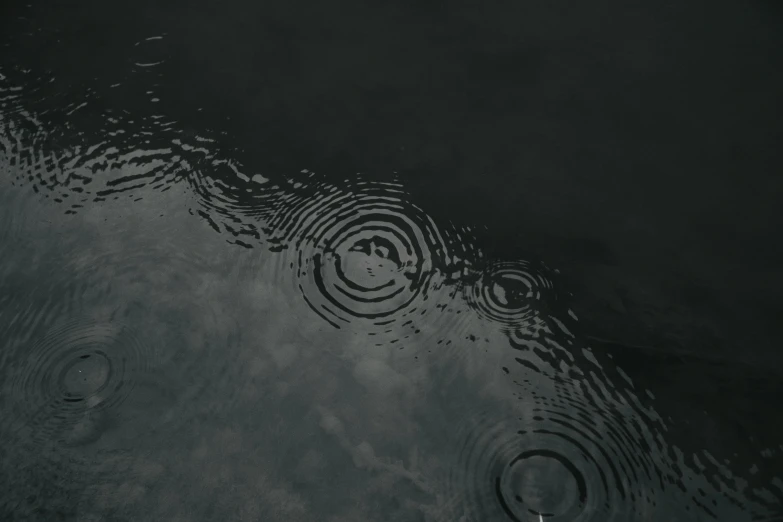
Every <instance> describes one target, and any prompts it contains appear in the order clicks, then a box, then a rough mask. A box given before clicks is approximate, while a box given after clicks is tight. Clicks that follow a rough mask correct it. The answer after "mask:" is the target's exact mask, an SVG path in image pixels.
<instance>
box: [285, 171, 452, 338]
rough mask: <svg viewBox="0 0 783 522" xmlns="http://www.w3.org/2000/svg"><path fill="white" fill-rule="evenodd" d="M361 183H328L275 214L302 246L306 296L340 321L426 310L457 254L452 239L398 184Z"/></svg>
mask: <svg viewBox="0 0 783 522" xmlns="http://www.w3.org/2000/svg"><path fill="white" fill-rule="evenodd" d="M353 188H354V190H351V191H342V190H337V189H334V188H332V187H329V186H324V187H323V188H322V189H321V190H319V191H318V192H316V194H315V195H314V196H313V197H311V198H307V199H302V200H301V201H300V202H299V205H298V206H295V207H293V208H291V209H289V211H288V212H286V214H285V215H284V216H281V217H280V218H279V219H277V220H275V222H273V225H272V226H273V228H274V229H275V230H279V231H280V232H281V233H282V234H283V235H284V236H285V237H287V238H288V243H289V244H292V245H294V246H295V248H293V250H294V251H295V252H296V260H295V261H294V267H293V268H294V271H295V274H296V280H297V285H298V287H299V289H300V290H301V292H302V294H303V295H304V298H305V300H306V301H307V303H308V304H309V305H310V306H311V307H312V309H313V310H314V311H315V312H316V313H318V314H319V315H321V316H322V317H323V318H324V319H326V320H327V321H329V322H330V323H331V324H332V325H334V326H335V327H338V328H339V327H340V325H341V324H347V323H351V322H352V321H355V320H366V321H371V322H373V323H375V324H379V325H380V324H390V323H391V322H394V321H396V320H400V319H402V318H405V317H407V316H410V315H411V314H414V313H416V312H417V311H418V312H422V307H423V303H424V301H426V299H427V296H428V293H429V291H430V289H431V287H432V283H433V278H434V276H435V275H436V272H437V271H438V270H439V269H441V268H442V267H443V266H444V265H446V264H447V263H448V262H449V261H448V260H449V252H448V248H447V245H446V241H445V240H444V238H443V236H442V235H441V233H440V231H439V230H438V229H437V227H436V226H435V224H434V223H433V222H432V220H431V219H430V218H429V217H428V216H427V215H426V214H424V213H423V212H422V211H421V210H420V209H418V208H417V207H416V206H414V205H412V204H410V203H407V202H406V201H405V200H404V199H403V196H404V194H403V193H402V191H401V190H400V189H399V187H398V186H397V185H394V184H386V183H363V182H362V183H357V184H356V186H355V187H353Z"/></svg>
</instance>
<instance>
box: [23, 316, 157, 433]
mask: <svg viewBox="0 0 783 522" xmlns="http://www.w3.org/2000/svg"><path fill="white" fill-rule="evenodd" d="M153 356H154V354H153V353H152V350H151V349H150V347H149V346H148V345H146V344H145V343H143V342H142V341H141V340H140V338H139V337H138V336H137V335H136V334H135V333H134V332H133V330H131V329H130V328H127V327H125V326H123V325H121V324H117V323H114V322H109V323H95V322H92V321H89V320H77V321H72V322H69V323H68V324H65V325H62V326H59V327H57V328H53V329H51V330H50V331H49V332H47V334H46V335H44V337H43V338H42V339H40V340H39V341H38V342H37V343H34V344H33V346H32V347H31V349H30V351H29V352H28V354H27V355H26V356H25V357H24V358H23V359H21V360H20V361H19V362H18V367H16V368H15V371H14V372H13V374H12V379H11V383H10V385H11V387H10V392H11V393H10V395H11V396H13V400H14V410H15V412H16V413H15V417H17V418H16V419H15V421H17V422H19V423H21V424H22V425H27V426H30V427H32V428H33V430H34V431H39V430H44V431H47V432H49V433H48V434H44V433H37V434H34V435H33V436H34V437H36V436H44V437H45V438H47V439H48V438H50V436H52V435H56V433H52V430H54V431H60V430H64V429H67V428H68V427H69V426H70V425H72V424H74V423H78V422H79V421H80V420H81V419H82V418H83V416H84V415H85V414H86V413H88V412H97V411H102V410H108V409H112V408H117V407H118V406H119V405H120V404H122V403H123V402H124V401H125V400H126V399H127V397H128V396H129V395H130V394H131V392H132V390H133V388H134V386H135V383H136V378H137V376H138V374H139V373H141V372H145V371H147V370H148V369H149V366H150V364H151V362H152V359H153Z"/></svg>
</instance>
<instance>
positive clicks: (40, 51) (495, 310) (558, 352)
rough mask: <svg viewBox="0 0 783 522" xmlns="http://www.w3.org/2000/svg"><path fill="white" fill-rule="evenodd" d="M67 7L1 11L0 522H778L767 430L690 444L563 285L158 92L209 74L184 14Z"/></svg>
mask: <svg viewBox="0 0 783 522" xmlns="http://www.w3.org/2000/svg"><path fill="white" fill-rule="evenodd" d="M201 7H202V8H203V7H204V6H201ZM147 8H149V6H146V7H145V9H147ZM408 8H410V9H414V8H413V7H411V6H407V7H406V9H408ZM25 9H30V12H29V13H28V12H27V11H25ZM139 9H142V7H141V6H139ZM179 9H180V10H179V11H178V10H177V9H174V8H173V7H172V8H171V9H170V11H169V14H171V13H179V14H180V15H181V16H183V17H190V19H191V20H196V22H193V23H194V24H195V25H196V26H198V27H200V29H199V30H200V31H202V32H201V33H199V34H200V35H202V36H203V37H204V38H206V37H207V36H209V37H214V36H215V35H214V34H213V33H214V32H216V31H218V29H215V28H214V25H213V24H210V23H209V17H210V16H215V17H218V19H217V20H215V22H214V24H215V25H218V24H220V23H222V22H221V19H220V16H221V15H219V14H217V12H212V13H211V14H210V12H208V11H200V12H199V13H198V15H197V14H194V13H188V12H187V10H186V8H185V7H180V8H179ZM215 9H217V8H216V7H215ZM280 9H283V8H280ZM82 10H84V11H85V12H86V11H87V7H84V6H82V7H81V8H79V9H78V10H77V9H76V8H72V7H68V6H65V5H64V4H57V5H56V6H54V5H52V6H46V7H45V8H44V7H42V8H39V9H38V10H36V8H35V6H32V7H28V8H23V7H22V6H20V7H19V9H18V12H13V13H11V11H13V10H12V9H8V13H10V14H9V16H13V17H14V20H16V22H15V25H14V26H13V27H14V28H15V29H14V31H12V33H13V37H12V38H10V39H9V42H10V43H8V44H6V50H5V51H4V54H3V57H4V59H5V60H6V61H5V63H2V64H0V67H1V68H0V245H1V246H0V251H1V252H2V254H0V261H1V264H0V289H2V292H0V346H2V351H0V393H1V395H0V441H2V444H0V455H1V456H2V464H0V518H2V520H42V521H56V520H67V521H71V520H74V521H77V520H78V521H103V520H108V521H135V520H156V521H157V520H167V521H183V522H184V521H208V520H226V521H230V520H245V521H286V522H287V521H329V522H338V521H346V522H348V521H357V522H359V521H361V522H369V521H378V522H380V521H400V522H402V521H433V522H434V521H439V522H480V521H481V522H483V521H501V522H502V521H518V522H544V521H546V522H586V521H590V522H609V521H672V522H677V521H683V522H685V521H712V520H718V521H726V522H735V521H736V522H744V521H748V522H751V521H755V522H773V521H780V520H783V518H781V516H782V515H781V514H782V513H783V511H782V510H781V509H782V508H781V500H782V499H783V474H782V473H780V470H779V469H777V468H776V466H775V464H774V463H775V462H780V460H779V458H778V457H779V455H780V453H781V451H783V445H778V446H769V445H766V444H762V443H760V442H759V439H763V440H765V441H768V440H777V441H778V443H779V442H780V432H772V433H766V434H759V433H753V432H750V433H749V432H748V431H747V430H746V429H743V428H741V427H740V428H738V427H737V426H736V425H734V424H731V423H723V424H721V423H713V424H710V425H709V427H708V428H706V429H707V430H708V431H709V432H710V438H709V439H708V440H705V439H699V438H698V437H694V438H695V439H696V441H695V442H694V438H690V439H689V438H688V437H685V436H683V431H688V430H689V429H690V428H688V427H684V426H686V425H687V424H688V423H689V422H690V421H693V423H694V425H697V424H699V425H702V424H705V423H709V422H710V421H709V420H707V419H706V418H705V419H688V420H686V421H683V420H682V418H681V416H680V417H677V418H676V419H675V417H676V415H675V414H674V413H672V412H670V411H668V410H667V409H666V407H667V405H669V404H671V401H669V402H666V403H663V402H661V401H660V400H659V399H658V397H657V395H656V390H653V389H651V388H650V387H648V386H645V385H644V384H641V383H639V382H635V381H634V379H633V378H631V377H630V376H629V375H628V374H627V373H626V372H625V371H624V368H623V366H622V364H620V363H619V362H617V361H616V360H615V359H614V358H613V357H612V355H611V353H610V351H611V350H609V349H607V348H606V346H605V344H606V343H602V342H601V339H598V338H597V337H596V336H590V335H588V334H587V332H585V330H584V328H583V327H582V326H581V323H580V320H579V319H580V318H579V316H578V315H577V313H576V312H575V311H574V310H573V307H572V306H571V304H570V303H571V302H572V300H573V298H574V296H573V294H572V293H571V292H570V290H569V289H568V286H567V285H566V284H565V282H564V281H565V280H566V278H567V276H568V274H564V273H563V272H562V271H561V270H560V269H558V268H557V267H556V266H550V264H548V263H547V260H546V259H539V258H537V257H535V255H534V253H531V254H530V255H529V256H527V257H524V258H522V257H514V256H510V255H504V252H507V251H508V249H503V248H498V247H496V246H492V245H491V244H489V243H491V242H488V241H487V240H486V237H487V235H486V234H487V233H488V232H487V231H486V227H484V226H483V224H482V223H472V224H471V223H470V222H469V220H465V219H462V216H461V214H462V213H463V209H461V208H453V209H451V210H450V212H451V213H452V216H453V218H452V219H445V218H444V216H443V214H444V213H443V212H442V211H441V210H439V211H438V212H437V213H438V215H437V216H436V215H435V214H434V212H430V210H429V209H428V208H427V203H428V201H427V198H421V197H416V196H415V195H414V194H413V191H414V188H415V187H414V185H415V183H413V182H411V181H410V179H406V178H405V176H403V175H400V174H398V173H397V171H396V170H395V168H394V165H393V164H392V163H393V162H389V163H387V164H384V165H383V167H382V168H378V169H376V170H374V171H373V172H372V173H365V172H357V171H356V170H350V169H349V168H348V167H347V166H346V165H347V163H346V162H345V161H344V159H339V160H335V159H334V157H331V159H330V158H325V157H323V156H321V157H320V158H319V156H318V155H316V154H310V155H308V154H302V155H301V157H300V158H297V152H296V151H297V150H298V149H297V147H299V145H296V144H294V145H289V146H288V147H289V149H288V150H286V146H284V145H281V144H282V143H284V142H285V141H286V140H288V139H290V137H289V135H288V134H287V132H288V131H285V130H280V135H281V136H282V135H285V139H283V138H280V139H279V141H275V139H274V138H270V137H269V136H270V135H272V134H274V132H272V131H270V130H268V125H267V123H265V122H263V121H259V120H256V121H255V124H257V125H258V126H259V127H263V128H264V129H265V130H263V131H258V132H259V136H260V135H261V134H264V136H263V137H259V141H258V142H257V144H256V146H255V147H253V146H251V145H250V144H249V143H250V141H252V140H251V139H250V137H249V136H250V135H252V132H250V131H248V130H247V129H248V128H249V127H252V126H253V125H254V124H253V123H252V122H249V121H243V122H241V123H231V122H229V123H226V122H225V121H224V119H223V118H217V119H216V117H215V116H214V114H216V113H219V112H220V109H219V108H216V107H214V106H212V107H209V105H210V100H211V98H209V96H208V94H209V89H208V88H207V87H204V86H201V87H195V86H194V89H193V91H194V92H196V93H197V95H198V96H199V98H198V100H197V102H198V103H196V104H194V105H192V106H191V105H189V104H193V103H194V102H193V100H189V99H188V100H185V98H188V97H190V96H196V95H194V94H192V92H191V93H189V94H188V93H185V92H184V91H183V92H181V93H179V94H180V95H181V96H176V95H174V96H172V95H173V94H174V93H175V90H174V88H173V87H171V85H172V84H178V83H179V82H182V81H184V80H183V78H184V77H185V76H187V75H188V74H192V75H193V76H192V81H193V82H194V83H196V82H198V81H200V79H201V78H202V76H200V75H203V74H206V73H204V72H203V71H200V70H199V64H198V63H190V64H189V67H192V69H188V68H185V69H182V67H184V66H183V63H185V62H188V60H183V59H182V58H181V56H180V58H179V61H176V60H175V58H172V56H175V55H176V53H178V52H181V49H179V48H178V47H177V46H178V45H182V42H181V41H179V42H175V43H169V42H170V40H171V38H170V36H169V32H168V31H167V29H170V30H171V31H174V32H176V31H177V30H181V28H182V24H180V23H178V22H171V20H170V19H169V18H166V16H164V15H165V14H166V13H158V12H153V13H151V14H150V13H146V12H145V14H144V15H143V16H142V15H139V14H138V13H136V12H134V13H133V15H132V16H131V15H130V14H128V13H125V14H126V15H128V16H130V19H129V20H126V19H125V18H123V16H120V15H118V14H117V13H109V12H108V11H109V9H108V8H106V7H101V6H99V5H94V6H90V10H91V11H90V13H89V14H85V13H84V12H82ZM276 13H277V12H276ZM277 14H278V15H279V13H277ZM387 14H388V13H387ZM398 14H399V13H398ZM425 15H426V13H425ZM425 15H422V16H425ZM280 16H282V15H280ZM365 16H369V15H367V14H366V13H365ZM58 17H64V20H66V21H67V23H66V22H65V21H64V22H62V23H60V22H59V21H58ZM134 17H139V18H134ZM142 17H146V18H144V20H145V22H144V23H142V22H141V21H140V20H141V18H142ZM204 17H206V19H204ZM85 18H86V19H89V20H91V21H92V22H95V21H96V20H97V21H98V22H97V23H98V25H100V26H101V27H100V29H95V27H93V26H92V25H90V23H87V22H85V21H84V19H85ZM150 20H153V21H154V23H153V22H150ZM104 22H105V24H107V25H106V26H104V25H101V24H104ZM223 22H224V21H223ZM168 23H171V26H170V27H166V25H167V24H168ZM248 23H249V22H248ZM69 24H72V25H69ZM134 24H135V25H134ZM272 25H274V24H272ZM107 27H108V28H107ZM247 29H248V28H247V27H243V28H242V30H247ZM278 30H279V31H282V32H283V33H285V31H283V30H282V29H279V28H278ZM223 31H224V32H223V33H222V35H223V36H226V35H227V34H230V32H231V31H230V30H229V31H228V32H227V33H226V28H225V27H224V28H223ZM357 31H358V32H361V31H360V30H359V29H357ZM308 34H309V36H308ZM285 35H288V33H285ZM289 36H290V38H299V37H301V38H305V39H306V38H308V37H309V38H315V36H313V35H312V34H311V33H307V34H301V35H299V36H296V35H294V36H291V35H288V36H285V37H286V38H288V37H289ZM342 36H343V37H344V36H345V35H342ZM354 36H355V37H356V38H359V37H360V36H361V37H366V35H364V34H360V35H358V36H356V35H354ZM180 37H181V35H180ZM319 37H323V38H328V37H327V36H324V35H320V36H319ZM190 38H192V39H193V40H192V44H193V46H194V47H196V48H197V47H198V46H199V43H198V41H197V40H200V39H201V38H200V37H199V38H194V37H193V36H191V37H190ZM238 38H239V37H238ZM244 38H249V37H248V36H247V35H245V36H244ZM69 39H70V40H69ZM63 40H65V41H66V42H70V43H69V44H68V45H70V47H68V45H64V44H62V41H63ZM229 43H231V42H229ZM214 45H216V46H218V47H219V46H221V45H223V46H225V45H228V44H227V43H226V42H225V41H216V42H214ZM357 45H358V44H357ZM357 45H354V46H352V45H348V44H347V43H345V45H343V46H338V47H339V48H340V49H343V51H344V52H346V53H347V52H349V51H350V52H361V50H360V49H357ZM9 49H10V50H9ZM237 49H241V51H238V52H240V54H241V53H242V52H244V53H249V52H250V51H248V50H247V49H245V48H244V47H241V46H240V47H237ZM66 50H67V51H68V52H74V53H75V52H80V53H84V54H83V56H85V60H86V61H87V62H89V63H87V64H85V63H80V62H79V60H78V59H76V58H74V56H73V55H67V57H66ZM284 51H285V50H282V51H280V53H283V54H285V52H284ZM193 52H194V53H195V52H196V50H195V49H194V51H193ZM257 52H258V53H259V54H260V55H263V56H264V57H266V58H265V59H266V62H264V63H265V65H266V66H268V65H269V63H267V62H270V61H271V62H273V63H277V61H276V60H277V58H275V59H272V58H269V56H272V57H276V56H278V54H276V53H277V52H276V51H274V49H272V50H270V49H268V48H263V49H259V50H257ZM427 52H435V51H432V50H428V51H427ZM436 54H437V53H436ZM197 58H198V57H197V56H190V57H189V59H190V61H193V62H198V59H197ZM224 58H225V60H226V63H225V65H224V68H223V69H220V68H217V69H216V70H214V71H213V72H209V74H215V75H221V74H222V75H224V76H226V78H225V81H227V82H231V81H232V78H233V80H236V79H237V77H238V75H239V76H241V74H240V73H237V72H232V70H233V69H232V68H233V67H235V66H236V65H237V64H236V63H234V60H238V58H237V55H236V54H234V55H231V56H228V55H226V56H225V57H224ZM62 60H65V61H64V62H63V61H62ZM172 61H175V65H171V63H170V62H172ZM316 61H317V60H316ZM279 62H280V63H279V64H278V67H276V68H275V67H270V68H269V69H268V71H267V72H268V73H269V74H268V81H269V82H273V83H274V82H275V81H278V79H277V78H278V77H285V76H286V75H287V74H288V72H287V68H286V67H287V65H286V64H287V62H286V59H284V58H279ZM253 63H255V62H254V61H253V60H249V61H248V62H247V64H246V65H247V66H248V67H250V66H252V64H253ZM213 66H214V64H213ZM308 67H309V69H307V70H308V71H316V70H317V68H318V67H317V64H316V63H309V65H308ZM189 71H190V72H189ZM199 71H200V72H199ZM376 72H377V71H376ZM313 74H315V73H313ZM334 74H340V71H335V72H334ZM167 85H168V87H167ZM299 88H302V87H301V86H299ZM161 92H163V93H165V94H166V95H168V96H169V98H168V99H166V98H164V94H161ZM323 92H326V91H323ZM118 93H119V94H118ZM289 94H290V96H291V97H294V98H295V97H296V96H297V95H298V94H297V93H296V92H293V93H289ZM245 95H246V96H247V98H248V99H251V98H252V99H254V100H255V102H254V103H255V104H256V105H255V106H254V107H253V108H252V110H253V111H254V112H253V114H254V116H253V118H255V117H256V116H257V115H258V114H259V113H258V112H257V111H261V113H264V112H263V110H266V109H268V112H269V114H273V115H276V114H278V111H279V107H277V108H270V106H268V105H269V104H271V102H269V101H268V100H262V101H261V102H259V101H258V100H257V99H256V98H253V96H252V95H251V94H250V93H245ZM183 100H184V101H183ZM259 103H260V105H261V107H260V108H259V106H258V104H259ZM279 103H280V104H281V105H286V104H290V103H292V102H291V100H290V99H281V100H279ZM433 103H434V102H433ZM202 104H203V106H205V107H207V109H206V110H203V109H204V107H201V106H198V107H197V106H196V105H202ZM248 110H249V111H250V110H251V109H248ZM422 110H424V109H423V108H422ZM186 111H191V112H188V114H190V115H191V116H190V117H189V118H183V116H182V115H183V114H185V113H186ZM227 111H230V109H227ZM206 112H211V113H212V115H210V116H203V117H202V116H201V115H202V114H205V113H206ZM299 116H300V113H294V115H293V116H292V118H297V117H299ZM275 117H276V116H270V121H271V120H272V119H274V118H275ZM335 117H337V118H339V114H337V115H335ZM235 119H236V117H235ZM217 121H220V123H216V122H217ZM319 121H321V120H319ZM291 125H293V124H291ZM305 134H306V133H305ZM308 136H311V135H310V134H308ZM240 141H241V142H242V143H241V145H240V144H239V143H240ZM335 143H337V144H338V145H335V147H338V148H339V146H340V145H339V143H340V139H337V138H336V141H335ZM358 149H361V147H360V146H357V152H356V154H357V155H361V154H363V152H362V151H360V150H358ZM347 150H349V152H348V154H350V151H351V149H350V147H349V148H348V149H347ZM436 156H437V155H436ZM292 158H293V159H292ZM319 159H322V160H323V162H322V164H319V161H318V160H319ZM498 197H499V198H501V197H503V196H502V195H501V194H498ZM430 203H431V205H432V206H433V207H437V208H439V209H442V208H443V206H444V204H443V202H442V201H435V200H431V201H430ZM512 219H513V218H512ZM514 240H515V239H514V238H512V237H511V236H509V238H508V241H514ZM488 245H489V246H488ZM631 349H632V348H629V347H626V351H627V350H631ZM693 368H695V369H696V370H695V371H697V372H701V371H705V372H706V371H708V370H706V369H703V368H702V367H700V366H698V365H696V366H694V367H693ZM705 368H706V366H705ZM651 371H653V370H652V369H651ZM656 371H660V370H656ZM763 385H764V383H763V382H762V383H760V384H759V386H763ZM775 389H776V390H778V389H779V388H775ZM657 391H659V392H661V391H662V392H664V393H665V391H666V390H661V389H659V390H657ZM677 393H678V392H675V396H677ZM749 393H750V392H749ZM677 397H678V396H677ZM678 398H679V397H678ZM683 400H685V399H683ZM699 407H700V408H701V405H700V406H699ZM704 407H705V408H706V407H707V406H706V405H705V406H704ZM772 409H774V408H772ZM772 415H775V414H774V413H773V414H772ZM778 415H779V414H778ZM699 429H701V428H699ZM697 431H698V430H697ZM699 433H701V432H699ZM724 439H725V440H729V441H732V442H728V443H726V442H721V441H724ZM716 448H717V449H718V450H720V451H722V452H723V453H721V454H717V453H715V452H716ZM775 458H778V460H775Z"/></svg>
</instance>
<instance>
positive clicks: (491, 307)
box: [466, 261, 554, 326]
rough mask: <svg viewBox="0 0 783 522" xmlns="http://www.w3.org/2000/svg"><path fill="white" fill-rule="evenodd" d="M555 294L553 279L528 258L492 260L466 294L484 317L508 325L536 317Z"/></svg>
mask: <svg viewBox="0 0 783 522" xmlns="http://www.w3.org/2000/svg"><path fill="white" fill-rule="evenodd" d="M553 297H554V291H553V284H552V281H551V280H550V279H549V278H548V277H546V276H545V275H544V273H543V272H541V271H538V270H536V269H535V268H534V267H533V265H532V264H531V263H528V262H525V261H509V262H497V263H492V264H490V265H489V266H488V267H487V268H486V269H485V270H484V271H483V272H482V274H481V275H480V277H479V278H478V279H477V280H476V282H475V283H474V284H473V285H470V286H469V287H468V288H467V294H466V298H467V301H468V303H470V305H471V307H472V308H474V309H475V310H476V311H477V312H478V313H479V314H480V315H481V316H482V317H484V318H486V319H489V320H491V321H495V322H498V323H501V324H503V325H505V326H518V325H520V324H525V323H528V322H530V321H532V320H534V318H535V317H536V315H537V314H538V311H539V309H540V308H541V307H542V306H545V305H546V303H547V302H549V301H550V300H551V299H552V298H553Z"/></svg>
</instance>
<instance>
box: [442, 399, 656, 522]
mask: <svg viewBox="0 0 783 522" xmlns="http://www.w3.org/2000/svg"><path fill="white" fill-rule="evenodd" d="M559 413H560V412H559ZM544 415H545V414H542V410H541V409H540V408H536V409H534V414H533V416H532V417H531V418H530V419H527V420H524V422H522V423H518V422H514V421H511V420H509V421H508V422H500V421H497V420H495V419H492V418H491V417H490V415H489V414H486V415H484V416H478V417H477V418H474V419H473V420H472V421H469V422H468V423H467V424H466V425H465V426H464V428H463V429H462V431H461V432H460V433H459V438H460V440H461V441H462V443H461V446H460V448H459V469H457V470H456V471H455V473H453V475H452V482H453V484H452V488H453V489H455V490H456V491H459V492H462V493H463V494H465V495H467V497H466V499H465V504H466V505H465V511H466V513H469V517H468V520H509V521H514V522H540V521H541V520H547V521H550V522H560V521H562V522H566V521H568V522H581V521H591V522H592V521H596V522H598V521H600V522H608V521H615V520H616V521H620V520H623V521H627V520H643V519H644V518H643V515H644V514H645V513H646V512H647V509H648V508H649V506H651V505H652V502H651V499H650V498H649V495H651V494H652V492H653V491H654V487H653V484H652V483H650V482H647V481H645V480H644V479H645V477H644V476H642V475H643V473H641V472H639V470H638V469H630V468H629V466H628V465H627V464H628V462H631V461H628V459H627V458H625V453H624V452H626V450H627V448H624V447H623V448H619V449H618V446H617V444H618V443H622V442H624V441H622V440H619V439H616V438H613V437H611V436H610V435H608V434H605V433H602V431H601V430H599V429H597V427H595V426H590V425H589V421H588V420H587V419H584V418H581V417H580V415H579V412H571V414H570V415H569V414H565V413H560V415H559V416H552V417H549V418H547V417H546V416H544ZM520 428H522V429H520ZM639 517H642V518H639Z"/></svg>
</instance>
